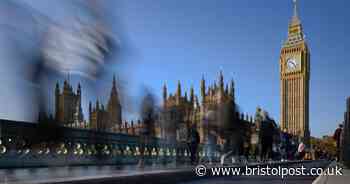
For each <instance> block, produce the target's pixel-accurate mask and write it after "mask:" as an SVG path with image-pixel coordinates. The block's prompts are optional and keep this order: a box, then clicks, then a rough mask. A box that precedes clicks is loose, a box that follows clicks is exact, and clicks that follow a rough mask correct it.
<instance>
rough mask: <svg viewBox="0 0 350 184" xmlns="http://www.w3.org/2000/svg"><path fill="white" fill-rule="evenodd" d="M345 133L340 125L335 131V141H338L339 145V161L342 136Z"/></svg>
mask: <svg viewBox="0 0 350 184" xmlns="http://www.w3.org/2000/svg"><path fill="white" fill-rule="evenodd" d="M342 131H343V125H342V124H339V127H338V128H337V129H336V130H335V132H334V135H333V139H334V140H335V141H336V144H337V152H336V159H337V161H339V160H340V143H341V142H340V139H341V134H342Z"/></svg>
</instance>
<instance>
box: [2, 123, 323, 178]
mask: <svg viewBox="0 0 350 184" xmlns="http://www.w3.org/2000/svg"><path fill="white" fill-rule="evenodd" d="M0 138H1V140H0V183H10V184H24V183H50V184H53V183H57V184H59V183H77V184H80V183H106V184H107V183H184V184H185V183H188V184H195V183H201V184H204V183H235V182H237V183H244V182H246V183H247V182H248V183H254V182H255V183H261V182H262V181H266V182H268V183H280V181H281V179H280V178H279V177H247V176H246V177H244V176H240V177H229V178H227V177H220V178H217V177H213V178H209V177H198V176H197V175H196V174H195V172H194V166H192V165H190V164H189V163H190V152H189V149H188V145H187V144H186V143H180V142H176V143H169V142H167V141H165V140H162V139H158V138H149V139H147V141H144V139H142V138H141V137H139V136H133V135H127V134H122V133H107V132H98V131H93V130H87V129H75V128H68V127H59V126H58V127H57V126H50V125H48V124H44V125H40V124H38V123H27V122H17V121H9V120H0ZM210 148H211V149H214V150H209V149H210ZM209 153H211V154H210V155H211V158H212V161H213V162H214V163H215V162H216V163H217V162H218V161H219V159H220V152H219V147H218V146H210V145H200V147H199V157H200V158H201V160H205V158H207V157H208V155H209ZM140 160H142V161H143V163H144V166H143V167H140V166H139V163H140ZM253 164H254V163H253ZM255 164H257V165H259V166H262V165H264V164H265V165H276V164H277V165H280V164H283V165H285V166H286V167H295V166H296V164H304V165H308V166H309V167H311V166H315V164H316V166H318V167H319V166H322V167H325V166H326V165H327V164H328V162H325V161H321V162H320V161H306V162H304V161H303V162H300V161H295V162H285V163H280V162H274V163H255ZM315 178H316V176H313V177H303V178H295V177H293V178H289V179H288V180H290V181H294V182H296V183H311V182H312V181H313V180H314V179H315Z"/></svg>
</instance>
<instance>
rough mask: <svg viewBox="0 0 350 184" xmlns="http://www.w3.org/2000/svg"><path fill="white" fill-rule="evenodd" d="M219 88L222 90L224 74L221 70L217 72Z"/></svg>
mask: <svg viewBox="0 0 350 184" xmlns="http://www.w3.org/2000/svg"><path fill="white" fill-rule="evenodd" d="M219 88H220V91H222V92H223V91H224V75H223V74H222V70H220V74H219Z"/></svg>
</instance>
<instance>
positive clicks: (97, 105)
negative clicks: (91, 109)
mask: <svg viewBox="0 0 350 184" xmlns="http://www.w3.org/2000/svg"><path fill="white" fill-rule="evenodd" d="M98 110H100V102H99V101H98V100H96V111H98Z"/></svg>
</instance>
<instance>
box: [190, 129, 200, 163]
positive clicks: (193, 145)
mask: <svg viewBox="0 0 350 184" xmlns="http://www.w3.org/2000/svg"><path fill="white" fill-rule="evenodd" d="M199 142H200V137H199V133H198V131H197V129H196V126H195V125H193V126H192V127H191V129H190V133H189V148H190V153H191V164H192V165H195V164H196V163H197V160H198V159H197V150H198V145H199Z"/></svg>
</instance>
